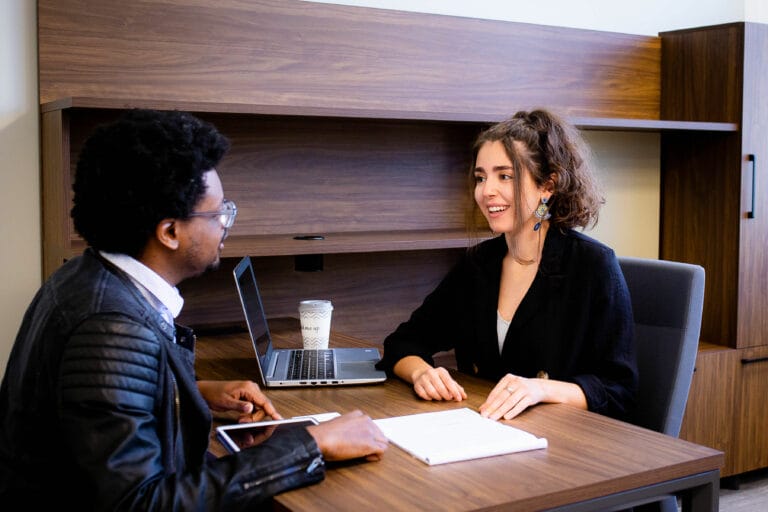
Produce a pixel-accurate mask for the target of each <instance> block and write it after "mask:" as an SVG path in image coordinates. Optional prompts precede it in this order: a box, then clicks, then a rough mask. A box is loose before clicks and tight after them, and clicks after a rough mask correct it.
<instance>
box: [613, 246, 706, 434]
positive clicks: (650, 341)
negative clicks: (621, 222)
mask: <svg viewBox="0 0 768 512" xmlns="http://www.w3.org/2000/svg"><path fill="white" fill-rule="evenodd" d="M619 264H620V266H621V270H622V272H623V273H624V278H625V280H626V282H627V287H628V288H629V294H630V296H631V299H632V311H633V313H634V317H635V339H636V345H637V365H638V372H639V377H640V389H639V395H638V406H637V409H636V411H635V414H634V415H633V418H632V419H631V421H632V423H634V424H636V425H639V426H642V427H645V428H648V429H651V430H655V431H657V432H662V433H664V434H667V435H670V436H674V437H677V436H678V435H679V434H680V424H681V423H682V421H683V414H684V413H685V404H686V402H687V401H688V391H689V390H690V386H691V379H692V378H693V369H694V365H695V363H696V354H697V351H698V342H699V332H700V330H701V313H702V308H703V303H704V269H703V268H702V267H700V266H699V265H692V264H688V263H679V262H674V261H666V260H652V259H642V258H627V257H622V258H619Z"/></svg>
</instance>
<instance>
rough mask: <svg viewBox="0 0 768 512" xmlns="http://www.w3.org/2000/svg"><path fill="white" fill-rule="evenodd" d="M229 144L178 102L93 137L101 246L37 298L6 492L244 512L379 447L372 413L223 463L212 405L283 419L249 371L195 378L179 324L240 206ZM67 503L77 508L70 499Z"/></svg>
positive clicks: (91, 211) (2, 467)
mask: <svg viewBox="0 0 768 512" xmlns="http://www.w3.org/2000/svg"><path fill="white" fill-rule="evenodd" d="M227 149H228V141H227V140H226V139H225V138H224V137H223V136H222V135H221V134H219V133H218V132H217V131H216V129H215V128H214V127H213V126H211V125H209V124H207V123H204V122H202V121H200V120H199V119H197V118H195V117H193V116H191V115H189V114H184V113H179V112H155V111H147V110H135V111H130V112H128V113H127V114H126V115H124V116H123V117H122V118H121V119H119V120H118V121H117V122H115V123H113V124H111V125H107V126H104V127H100V128H98V129H97V130H96V131H95V132H94V134H93V135H92V136H91V137H90V138H89V139H88V140H87V141H86V143H85V145H84V147H83V149H82V152H81V154H80V159H79V161H78V165H77V170H76V176H75V182H74V186H73V189H74V207H73V209H72V218H73V220H74V225H75V229H76V230H77V231H78V233H80V235H81V236H82V237H83V238H84V239H85V240H86V242H87V243H88V246H89V248H88V249H87V250H86V251H85V253H84V254H83V255H82V256H80V257H77V258H73V259H72V260H70V261H69V262H67V263H66V264H65V265H64V266H63V267H62V268H60V269H59V270H58V271H57V272H56V273H55V274H54V275H52V276H51V277H50V279H48V281H47V282H46V283H45V284H44V285H43V286H42V288H41V289H40V290H39V291H38V293H37V295H36V296H35V298H34V300H33V302H32V304H31V305H30V306H29V309H28V310H27V313H26V315H25V317H24V320H23V323H22V325H21V328H20V330H19V333H18V336H17V338H16V342H15V344H14V347H13V350H12V352H11V355H10V359H9V361H8V367H7V368H6V371H5V377H4V379H3V382H2V387H1V388H0V502H2V503H19V504H22V503H23V504H24V506H25V508H29V509H32V510H37V509H44V508H48V507H51V508H52V507H56V508H62V507H63V508H74V509H77V510H113V509H121V510H122V509H126V510H130V509H137V510H150V509H153V510H154V509H158V510H176V509H179V510H239V509H246V508H253V505H254V504H258V503H260V502H262V501H263V500H265V499H266V498H268V497H270V496H273V495H274V494H277V493H279V492H282V491H285V490H287V489H291V488H294V487H297V486H301V485H306V484H310V483H313V482H317V481H319V480H321V479H322V478H323V477H324V472H325V469H324V460H341V459H350V458H357V457H366V458H368V459H369V460H376V459H378V458H379V457H380V456H381V455H382V454H383V452H384V450H385V449H386V446H387V440H386V438H385V437H384V436H383V434H382V433H381V432H380V431H379V429H378V428H377V427H376V426H375V424H374V423H373V422H372V421H371V419H370V418H369V417H367V416H365V415H363V414H362V413H360V412H359V411H356V412H354V413H350V414H345V415H342V416H341V417H340V418H336V419H334V420H332V421H330V422H326V423H323V424H320V425H317V426H312V427H308V428H306V429H292V430H287V431H286V432H278V433H276V434H275V435H273V436H271V437H270V438H269V439H268V440H267V441H266V442H265V443H264V444H262V445H260V446H258V447H255V448H251V449H248V450H244V451H242V452H239V453H237V454H234V455H231V456H226V457H222V458H220V459H215V458H214V457H212V456H211V455H210V454H208V452H207V447H208V439H209V433H210V427H211V411H210V410H211V409H212V410H216V411H235V412H236V413H237V414H238V415H239V419H240V421H257V420H261V419H264V418H265V417H272V418H280V415H279V414H278V412H277V411H276V410H275V408H274V406H273V405H272V404H271V402H270V401H269V400H268V399H267V397H266V396H264V394H263V393H262V392H261V390H260V389H259V388H258V386H257V385H256V384H255V383H253V382H249V381H239V382H217V381H196V379H195V375H194V337H193V336H192V333H191V332H190V331H189V329H186V328H184V327H181V326H178V325H177V326H174V324H173V318H174V317H175V316H176V315H178V313H179V312H180V310H181V307H182V304H183V299H182V298H181V296H180V295H179V293H178V290H177V289H176V285H177V284H178V283H179V282H181V281H182V280H184V279H186V278H189V277H192V276H196V275H199V274H201V273H203V272H205V271H206V270H207V269H211V268H215V267H216V266H217V265H218V263H219V258H220V253H221V249H222V247H223V242H224V239H225V238H226V236H227V230H228V229H229V228H230V227H231V226H232V224H233V223H234V220H235V216H236V214H237V209H236V207H235V205H234V203H232V202H231V201H227V200H225V199H224V194H223V190H222V185H221V181H220V180H219V176H218V174H217V172H216V170H215V167H216V165H217V164H218V163H219V161H220V160H221V158H222V157H223V155H224V153H225V152H226V150H227ZM67 505H69V507H67Z"/></svg>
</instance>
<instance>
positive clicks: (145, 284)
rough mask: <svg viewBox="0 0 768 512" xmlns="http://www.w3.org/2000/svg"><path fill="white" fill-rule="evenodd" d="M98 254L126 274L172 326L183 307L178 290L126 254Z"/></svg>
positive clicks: (182, 300) (101, 252) (182, 299)
mask: <svg viewBox="0 0 768 512" xmlns="http://www.w3.org/2000/svg"><path fill="white" fill-rule="evenodd" d="M99 254H100V255H101V256H102V257H103V258H104V259H106V260H107V261H109V262H110V263H112V264H113V265H114V266H116V267H117V268H119V269H120V270H122V271H123V272H125V273H126V274H128V277H130V278H131V281H133V283H134V284H135V285H136V287H137V288H138V289H139V291H140V292H141V294H142V295H143V296H144V298H145V299H147V300H148V301H149V303H150V304H152V306H153V307H154V308H155V309H157V310H158V311H159V312H160V314H162V315H163V317H165V318H166V320H167V321H168V322H169V323H170V324H171V325H173V319H174V318H176V317H177V316H179V313H181V308H182V307H184V298H182V296H181V294H180V293H179V289H178V288H176V287H175V286H171V285H170V284H168V281H166V280H165V279H163V278H162V277H160V276H159V275H158V274H157V273H156V272H155V271H154V270H152V269H151V268H149V267H148V266H146V265H144V264H143V263H141V262H140V261H139V260H137V259H135V258H132V257H130V256H128V255H127V254H119V253H113V252H104V251H99ZM166 312H167V313H170V315H171V318H168V315H167V313H166Z"/></svg>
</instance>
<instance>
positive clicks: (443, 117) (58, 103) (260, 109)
mask: <svg viewBox="0 0 768 512" xmlns="http://www.w3.org/2000/svg"><path fill="white" fill-rule="evenodd" d="M69 108H83V109H105V110H108V109H118V110H123V109H129V108H148V109H156V110H171V109H175V110H183V111H187V112H196V113H217V114H244V115H263V116H301V117H333V118H350V119H390V120H398V121H433V122H441V123H445V122H456V123H495V122H498V121H502V120H503V119H504V118H505V115H499V114H493V113H483V112H447V111H439V112H438V111H404V110H384V109H365V108H330V107H312V106H295V105H259V104H245V103H217V102H198V101H173V102H169V101H165V100H153V99H132V98H92V97H69V98H61V99H58V100H55V101H51V102H47V103H43V104H42V105H41V112H51V111H54V110H63V109H69ZM570 121H571V123H573V124H574V125H575V126H576V127H577V128H580V129H582V130H603V131H712V132H736V131H738V129H739V125H738V124H737V123H719V122H698V121H673V120H659V119H623V118H612V117H605V118H603V117H572V118H570Z"/></svg>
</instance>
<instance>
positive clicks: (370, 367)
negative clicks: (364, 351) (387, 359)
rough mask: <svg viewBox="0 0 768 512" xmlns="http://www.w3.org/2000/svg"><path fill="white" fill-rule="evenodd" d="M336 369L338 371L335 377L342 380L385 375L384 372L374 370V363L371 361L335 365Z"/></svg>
mask: <svg viewBox="0 0 768 512" xmlns="http://www.w3.org/2000/svg"><path fill="white" fill-rule="evenodd" d="M336 369H337V371H338V373H337V377H340V378H343V379H354V378H375V377H377V376H379V374H381V376H382V377H383V376H384V375H385V374H384V372H380V371H378V370H376V368H375V367H374V363H373V362H371V361H360V362H356V363H350V362H346V363H336Z"/></svg>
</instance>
